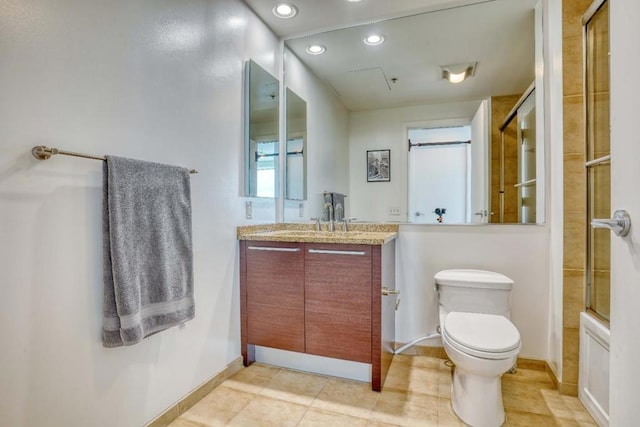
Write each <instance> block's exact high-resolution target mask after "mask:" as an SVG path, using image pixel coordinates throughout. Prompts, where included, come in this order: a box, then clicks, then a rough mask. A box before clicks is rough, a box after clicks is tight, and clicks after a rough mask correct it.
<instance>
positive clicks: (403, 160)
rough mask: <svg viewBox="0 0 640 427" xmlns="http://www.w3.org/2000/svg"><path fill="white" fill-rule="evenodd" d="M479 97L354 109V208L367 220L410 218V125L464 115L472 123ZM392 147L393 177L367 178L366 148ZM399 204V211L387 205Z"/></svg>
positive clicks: (351, 144)
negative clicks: (391, 212) (390, 212)
mask: <svg viewBox="0 0 640 427" xmlns="http://www.w3.org/2000/svg"><path fill="white" fill-rule="evenodd" d="M479 104H480V101H472V102H464V103H455V104H431V105H420V106H412V107H401V108H391V109H384V110H373V111H363V112H354V113H351V123H350V127H349V194H352V195H357V197H351V198H350V199H349V206H350V210H351V212H350V213H349V216H355V217H357V218H358V219H361V220H367V221H402V222H406V221H407V197H408V196H407V192H408V190H407V149H408V145H407V144H408V142H407V127H408V126H412V127H414V126H420V125H423V124H424V123H425V122H428V121H434V120H442V119H455V118H463V119H465V120H466V123H470V122H471V119H472V118H473V115H474V114H475V112H476V110H477V109H478V105H479ZM384 149H390V150H391V181H390V182H367V168H366V154H367V150H384ZM391 206H395V207H400V215H388V208H389V207H391Z"/></svg>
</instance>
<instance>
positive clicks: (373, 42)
mask: <svg viewBox="0 0 640 427" xmlns="http://www.w3.org/2000/svg"><path fill="white" fill-rule="evenodd" d="M364 42H365V44H368V45H369V46H377V45H379V44H382V43H384V36H383V35H382V34H369V35H368V36H367V37H365V38H364Z"/></svg>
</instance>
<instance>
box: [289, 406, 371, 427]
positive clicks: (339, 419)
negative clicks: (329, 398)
mask: <svg viewBox="0 0 640 427" xmlns="http://www.w3.org/2000/svg"><path fill="white" fill-rule="evenodd" d="M368 424H369V420H367V419H363V418H356V417H351V416H349V415H342V414H334V413H331V412H324V411H319V410H316V409H309V410H308V411H307V413H306V414H304V417H302V421H300V424H298V427H367V425H368Z"/></svg>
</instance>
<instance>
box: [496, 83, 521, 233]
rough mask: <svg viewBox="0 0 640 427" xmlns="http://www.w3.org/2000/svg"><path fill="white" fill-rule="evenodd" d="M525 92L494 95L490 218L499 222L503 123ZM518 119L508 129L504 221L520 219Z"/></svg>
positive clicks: (505, 141)
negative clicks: (501, 133)
mask: <svg viewBox="0 0 640 427" xmlns="http://www.w3.org/2000/svg"><path fill="white" fill-rule="evenodd" d="M521 96H522V94H516V95H505V96H494V97H492V98H491V212H493V213H494V214H493V216H492V217H491V219H490V222H500V143H501V137H500V126H501V125H502V123H504V119H505V118H506V117H507V114H509V111H511V109H512V108H513V106H514V105H516V102H518V100H519V99H520V97H521ZM516 129H517V127H516V120H515V119H514V120H512V121H511V124H510V125H509V126H508V127H507V129H506V131H505V138H504V145H505V156H504V162H505V180H504V190H505V195H504V222H517V221H518V190H517V189H516V188H515V187H514V186H513V185H514V184H517V183H518V181H519V180H518V144H517V132H516Z"/></svg>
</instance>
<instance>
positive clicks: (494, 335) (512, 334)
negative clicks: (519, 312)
mask: <svg viewBox="0 0 640 427" xmlns="http://www.w3.org/2000/svg"><path fill="white" fill-rule="evenodd" d="M444 330H445V333H446V334H447V337H448V338H450V339H451V340H452V341H454V342H456V343H457V344H459V345H461V346H463V347H466V348H469V349H472V350H477V351H481V352H486V353H504V352H508V351H511V350H513V349H515V348H518V347H519V346H520V333H519V332H518V330H517V329H516V327H515V326H514V325H513V323H511V322H510V321H509V319H507V318H506V317H504V316H499V315H495V314H482V313H462V312H455V311H454V312H451V313H449V314H447V317H446V318H445V321H444Z"/></svg>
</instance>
